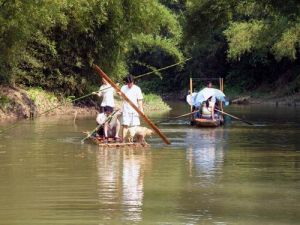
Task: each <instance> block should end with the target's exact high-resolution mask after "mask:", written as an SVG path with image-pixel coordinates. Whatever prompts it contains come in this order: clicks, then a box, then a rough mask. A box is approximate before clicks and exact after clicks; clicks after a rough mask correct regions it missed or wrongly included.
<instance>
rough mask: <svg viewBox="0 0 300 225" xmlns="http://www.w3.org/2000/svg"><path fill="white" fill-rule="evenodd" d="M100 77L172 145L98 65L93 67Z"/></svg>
mask: <svg viewBox="0 0 300 225" xmlns="http://www.w3.org/2000/svg"><path fill="white" fill-rule="evenodd" d="M93 67H94V69H95V70H96V71H97V73H98V74H99V76H100V77H102V78H103V79H104V80H106V81H107V82H108V83H109V84H110V85H111V86H112V87H113V88H114V89H115V90H116V91H117V92H118V93H120V94H121V96H122V98H123V99H124V100H125V101H126V102H128V103H129V105H130V106H131V107H132V108H134V109H135V111H136V112H137V113H138V114H139V115H140V116H141V117H142V118H143V119H144V121H145V122H146V123H147V124H148V125H149V126H150V127H151V128H152V129H153V130H154V131H155V132H156V133H157V134H158V135H159V136H160V137H161V139H163V141H164V142H165V143H166V144H168V145H169V144H171V142H170V141H169V140H168V138H167V137H166V136H165V135H164V134H163V133H162V132H161V131H160V130H159V129H158V127H157V126H155V124H154V123H153V122H152V121H151V120H150V119H149V118H148V117H147V116H146V115H145V114H144V113H143V112H142V111H141V110H140V109H139V108H138V107H137V106H136V105H135V104H133V102H131V101H130V99H129V98H128V97H127V96H126V95H125V94H124V93H123V92H122V91H121V89H120V88H119V86H118V85H116V84H115V83H114V82H113V81H112V80H111V79H110V78H109V77H108V76H107V75H106V74H105V73H104V72H103V71H102V70H101V69H100V68H99V67H98V66H97V65H95V64H94V65H93Z"/></svg>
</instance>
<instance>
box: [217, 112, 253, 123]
mask: <svg viewBox="0 0 300 225" xmlns="http://www.w3.org/2000/svg"><path fill="white" fill-rule="evenodd" d="M215 111H217V112H220V113H222V114H224V115H227V116H230V117H232V118H234V119H236V120H239V121H242V122H244V123H247V124H249V125H254V124H253V123H251V122H249V121H246V120H243V119H241V118H238V117H236V116H233V115H231V114H229V113H226V112H224V111H221V110H218V109H216V108H215Z"/></svg>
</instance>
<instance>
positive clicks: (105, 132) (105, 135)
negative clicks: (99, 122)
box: [104, 123, 108, 138]
mask: <svg viewBox="0 0 300 225" xmlns="http://www.w3.org/2000/svg"><path fill="white" fill-rule="evenodd" d="M107 131H108V123H105V124H104V137H105V138H108V132H107Z"/></svg>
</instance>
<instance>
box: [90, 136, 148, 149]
mask: <svg viewBox="0 0 300 225" xmlns="http://www.w3.org/2000/svg"><path fill="white" fill-rule="evenodd" d="M89 140H90V141H91V142H93V143H94V144H96V145H98V146H99V147H117V148H124V147H130V148H145V147H149V146H150V145H149V144H147V143H138V142H133V143H131V142H124V143H123V142H114V141H113V139H111V138H109V140H108V142H107V143H104V142H103V139H101V138H96V137H90V138H89Z"/></svg>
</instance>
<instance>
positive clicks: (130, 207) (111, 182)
mask: <svg viewBox="0 0 300 225" xmlns="http://www.w3.org/2000/svg"><path fill="white" fill-rule="evenodd" d="M149 156H150V152H147V150H143V149H135V150H132V149H125V150H124V149H123V150H122V149H108V148H104V149H99V152H98V153H97V171H98V200H99V204H101V205H102V206H103V207H101V210H103V208H105V209H107V210H108V213H107V214H106V215H105V217H106V218H105V219H111V217H112V216H113V215H114V214H112V211H115V213H117V214H122V215H121V216H120V217H122V218H123V219H124V220H127V221H136V222H138V221H141V220H142V206H143V197H144V173H145V171H146V170H148V169H149V166H150V162H151V158H150V157H149Z"/></svg>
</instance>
